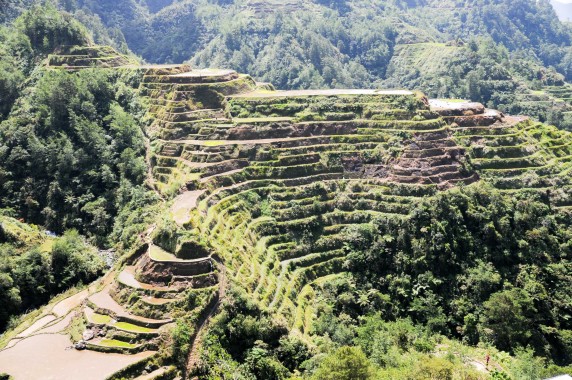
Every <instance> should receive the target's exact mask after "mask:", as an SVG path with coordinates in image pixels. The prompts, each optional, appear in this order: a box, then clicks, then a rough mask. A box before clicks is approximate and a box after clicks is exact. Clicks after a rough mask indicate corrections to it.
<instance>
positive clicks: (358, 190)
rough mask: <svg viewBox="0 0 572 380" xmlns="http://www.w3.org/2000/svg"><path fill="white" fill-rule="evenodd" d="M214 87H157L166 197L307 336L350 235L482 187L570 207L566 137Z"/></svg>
mask: <svg viewBox="0 0 572 380" xmlns="http://www.w3.org/2000/svg"><path fill="white" fill-rule="evenodd" d="M191 73H192V72H191ZM199 73H200V72H196V74H197V75H199ZM210 74H212V76H210V77H209V78H208V81H209V82H212V83H210V84H205V83H203V82H201V83H198V81H197V79H196V77H193V76H192V74H177V75H173V76H169V75H161V76H160V77H161V79H160V80H159V78H156V77H153V76H150V77H149V79H148V82H149V83H148V84H147V85H145V90H146V91H149V92H148V94H149V96H150V98H151V99H152V102H153V104H156V105H157V106H156V107H155V108H152V112H153V114H154V116H155V121H154V123H153V125H152V127H151V129H150V130H151V131H152V132H153V134H154V141H153V151H154V156H153V163H154V168H153V173H154V177H155V179H156V181H157V187H158V188H159V189H160V190H161V191H165V192H166V193H172V192H173V191H174V190H175V189H176V188H178V189H179V192H182V194H183V195H181V196H179V197H178V198H177V200H176V201H175V204H174V206H173V210H176V211H175V212H176V214H177V220H178V222H179V224H180V225H182V226H183V227H184V228H186V229H188V230H193V231H198V233H197V234H198V235H199V236H201V238H202V239H203V240H205V241H208V244H209V245H210V248H211V249H212V250H213V251H215V252H217V255H219V256H220V257H221V258H222V261H223V262H224V265H225V266H226V271H227V275H228V278H229V280H230V281H235V282H236V283H240V284H241V286H243V287H244V288H245V289H246V290H247V291H248V292H249V293H250V294H251V295H252V296H253V297H254V298H255V299H256V300H257V301H258V302H259V303H260V304H261V305H262V306H263V307H264V308H266V309H268V310H270V311H271V312H273V313H276V314H277V315H280V316H282V317H283V318H285V319H286V320H287V321H288V324H289V326H290V327H291V328H292V329H294V330H297V331H299V332H301V333H306V332H307V331H309V329H310V327H311V322H312V320H313V318H314V316H315V314H314V311H313V309H312V304H313V302H312V300H313V292H314V290H313V288H314V287H315V286H317V285H319V284H323V283H324V282H327V281H331V280H333V279H335V277H336V276H340V275H342V274H343V272H344V265H343V264H344V261H345V255H346V252H345V250H344V238H343V236H344V234H343V232H344V230H345V229H346V228H347V227H348V226H351V225H356V224H365V223H368V222H370V221H372V220H373V219H375V218H382V219H394V218H407V217H408V215H409V214H410V212H411V211H412V209H413V207H414V205H415V204H416V203H417V202H418V201H419V200H420V199H421V198H422V197H427V196H432V195H433V194H436V192H438V191H441V190H446V189H449V188H451V187H454V186H463V185H468V184H471V183H475V182H477V181H480V180H483V181H486V182H489V183H491V184H493V186H495V187H497V188H499V189H502V190H503V191H508V192H510V191H529V192H537V193H541V194H545V195H546V196H547V197H549V198H550V199H551V204H552V205H554V206H555V207H559V208H562V209H566V208H567V207H568V205H569V204H570V183H569V177H568V175H567V173H568V171H569V168H570V162H569V161H570V160H569V158H570V156H569V150H568V149H569V144H570V143H571V142H572V140H571V138H570V135H569V133H567V132H562V131H559V130H557V129H555V128H551V127H547V126H545V125H541V124H538V123H535V122H533V121H531V120H529V119H527V118H525V117H509V116H505V115H503V114H501V113H499V112H497V111H494V110H488V109H485V107H483V106H482V105H481V104H478V103H466V102H462V101H437V100H435V101H428V100H427V99H426V98H425V97H424V96H423V95H422V94H419V93H413V92H408V91H376V90H342V91H339V90H331V91H272V90H269V89H261V86H260V85H258V84H256V83H255V82H254V81H252V80H251V79H250V78H248V77H244V76H238V75H236V74H231V73H229V72H218V73H216V72H211V73H210ZM215 74H218V75H219V78H220V81H219V82H217V81H216V80H215V77H216V75H215ZM181 78H186V82H184V83H181ZM151 81H152V82H160V83H162V84H161V89H160V90H158V87H157V86H156V85H155V84H153V85H151ZM166 83H170V85H167V84H166ZM207 88H210V89H217V92H218V93H219V94H220V96H218V97H214V96H211V94H210V93H209V92H208V91H207ZM151 90H154V91H155V92H151ZM197 94H208V96H203V95H198V96H197ZM201 106H202V108H201ZM551 189H552V190H551ZM195 206H196V209H194V207H195Z"/></svg>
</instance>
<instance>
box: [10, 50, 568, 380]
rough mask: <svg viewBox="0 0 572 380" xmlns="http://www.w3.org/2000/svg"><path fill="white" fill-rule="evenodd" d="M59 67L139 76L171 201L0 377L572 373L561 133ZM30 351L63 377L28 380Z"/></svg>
mask: <svg viewBox="0 0 572 380" xmlns="http://www.w3.org/2000/svg"><path fill="white" fill-rule="evenodd" d="M70 51H75V52H77V53H78V54H76V55H73V54H71V55H70V54H65V55H64V56H62V57H57V56H53V57H51V58H50V60H49V63H50V67H49V68H48V72H49V71H55V72H61V75H64V76H65V75H67V76H70V77H74V76H78V75H86V74H82V73H83V72H85V73H88V72H91V71H92V70H96V71H97V70H118V71H131V72H132V74H131V75H134V76H138V77H142V80H141V81H140V84H137V85H136V86H137V87H136V91H137V93H138V96H140V97H142V101H143V104H144V107H145V112H146V118H147V119H148V120H149V123H148V126H147V128H146V134H147V135H148V137H149V139H150V142H149V145H148V149H149V150H148V160H149V161H148V162H149V163H150V165H151V166H150V172H151V173H152V178H150V179H149V180H148V185H149V186H151V187H152V188H153V189H154V190H155V191H156V192H157V193H158V194H160V196H161V198H163V199H165V201H163V202H162V203H161V205H162V206H160V208H161V209H162V210H163V211H162V212H161V214H162V216H161V217H158V218H155V222H154V223H153V224H149V225H148V229H147V231H146V232H144V233H143V234H140V235H139V237H138V239H137V241H136V242H135V246H134V248H133V249H131V250H130V251H129V254H128V255H126V256H125V257H124V258H123V259H122V260H121V261H120V262H119V264H118V265H117V266H116V269H115V270H114V271H113V272H111V273H110V274H109V275H107V276H106V277H105V278H104V279H103V280H101V281H100V282H98V283H95V284H94V285H92V286H91V287H90V288H89V289H87V290H86V291H84V292H82V293H78V294H77V296H73V297H71V298H69V300H64V301H61V302H60V303H64V304H65V305H67V306H66V308H65V309H64V310H65V312H62V311H61V310H62V306H61V304H60V303H58V304H52V305H50V306H48V307H46V308H45V309H43V310H44V311H43V313H40V314H39V315H37V316H36V317H35V318H34V319H33V320H30V321H27V322H26V323H25V324H24V325H22V326H21V327H17V328H16V329H15V330H14V333H10V334H11V335H8V336H13V337H15V338H13V339H15V340H12V341H10V343H8V340H6V343H8V347H9V348H8V349H6V350H4V351H2V352H0V365H1V366H2V367H3V368H7V369H8V372H9V373H12V374H14V375H15V376H16V378H18V377H25V376H28V377H30V376H31V377H34V376H36V377H37V376H39V373H38V372H34V371H38V370H40V371H41V372H40V373H42V374H46V375H56V374H58V375H59V376H60V377H61V378H67V376H72V374H73V373H75V371H77V370H78V369H79V368H80V367H79V366H81V365H85V364H83V363H85V362H84V361H81V360H77V359H73V358H75V357H76V351H65V350H64V347H65V346H66V344H67V345H69V344H70V343H69V341H68V343H66V340H65V339H64V340H62V338H61V335H50V332H56V331H57V332H67V333H68V334H70V336H71V338H72V339H73V341H74V342H78V341H81V342H80V343H79V346H78V347H79V348H85V349H87V350H88V353H87V354H86V356H85V358H86V359H85V360H90V361H97V362H98V363H101V364H100V371H99V372H97V373H86V374H85V375H84V378H86V379H88V378H94V379H97V378H101V376H102V375H103V374H105V376H109V375H112V373H113V372H115V371H118V372H115V375H112V376H111V377H110V378H114V379H115V378H117V379H119V378H137V376H144V375H145V374H147V373H150V376H152V377H151V378H153V377H155V378H174V377H176V376H177V373H180V372H179V371H182V374H183V375H184V376H185V377H186V376H188V375H191V376H197V377H198V378H200V379H203V378H204V379H214V378H218V376H226V374H229V373H235V374H236V375H238V376H239V377H240V378H252V376H254V377H255V378H259V379H267V378H277V379H279V378H290V377H291V376H293V375H296V374H297V376H299V377H302V378H312V379H322V378H329V377H327V375H326V374H327V373H335V370H334V368H336V366H335V365H334V367H329V366H330V365H331V364H328V363H329V361H333V362H334V363H335V362H336V361H339V360H342V361H344V360H353V361H355V362H354V365H357V364H356V363H361V364H359V370H360V371H364V373H365V375H364V376H365V377H364V378H396V376H397V377H398V378H405V377H407V376H413V377H411V378H421V377H414V374H416V373H417V374H419V373H432V372H431V371H437V372H435V373H443V372H439V371H445V373H450V376H461V374H465V375H466V376H472V377H470V378H476V379H485V378H487V379H488V378H491V376H493V378H495V376H504V378H514V379H517V378H518V379H524V378H531V379H532V378H539V377H540V376H544V375H546V376H547V375H549V374H558V373H563V372H564V371H566V369H565V368H560V367H557V366H555V365H554V364H553V365H552V366H548V365H547V364H544V363H543V362H542V361H541V360H540V359H534V358H533V356H532V355H533V354H535V355H537V356H541V357H545V358H548V360H549V361H550V362H552V363H559V364H569V363H570V360H571V359H570V358H571V357H572V355H571V352H572V351H570V348H569V347H570V346H569V341H568V331H570V330H571V328H570V326H569V322H568V317H567V316H568V313H569V310H568V306H567V305H569V304H570V302H569V301H570V300H569V298H568V297H569V295H568V294H566V293H565V292H562V291H561V290H563V289H567V288H568V287H569V286H570V283H569V278H570V277H569V276H568V274H567V273H568V269H567V268H569V260H570V251H569V248H568V242H569V241H570V233H571V231H570V229H569V220H570V215H571V214H570V205H572V199H571V194H572V192H571V191H570V189H572V187H571V183H570V177H569V175H568V173H569V171H570V168H571V167H572V166H571V165H572V162H571V161H570V157H571V156H572V152H570V146H572V135H571V134H570V133H569V132H563V131H560V130H558V129H556V128H554V127H550V126H547V125H543V124H540V123H538V122H534V121H532V120H530V119H528V118H526V117H513V116H507V115H504V114H502V113H500V112H498V111H494V110H491V109H486V108H485V107H484V106H482V105H481V104H479V103H469V102H466V101H462V100H428V99H427V98H426V97H425V96H424V95H423V94H422V93H418V92H411V91H404V90H368V89H364V90H343V89H342V90H337V89H334V90H310V91H304V90H297V91H276V90H274V88H273V87H272V86H271V85H269V84H264V83H259V82H256V81H255V80H253V79H252V77H250V76H249V75H245V74H238V73H237V72H235V71H232V70H226V69H208V70H203V69H192V68H191V67H190V66H188V65H168V66H154V65H151V66H138V65H133V64H130V65H127V66H125V65H122V66H119V67H116V68H111V69H90V68H85V69H81V67H80V66H82V65H80V64H78V63H77V62H81V61H82V60H83V59H84V55H83V54H80V53H81V49H73V50H70ZM63 57H65V60H64V59H63ZM56 63H60V64H59V65H58V64H56ZM77 70H80V71H79V73H78V72H77ZM46 74H47V73H46ZM128 76H130V75H128ZM138 83H139V82H138ZM508 300H510V302H509V303H508V304H507V302H508ZM74 310H76V311H79V313H75V312H74ZM379 313H382V314H379ZM365 315H368V317H367V318H365V319H364V316H365ZM382 315H383V317H382ZM500 316H502V319H501V320H499V317H500ZM404 318H409V319H404ZM34 320H35V322H33V321H34ZM32 322H33V323H32ZM368 329H374V330H373V331H376V333H375V334H373V335H372V334H371V331H372V330H368ZM368 331H370V332H369V333H368ZM399 331H401V333H403V334H406V336H407V338H404V339H406V340H405V342H404V343H400V345H399V347H398V346H394V348H387V347H386V348H382V347H378V346H377V345H378V343H377V342H379V341H378V339H382V340H383V339H389V340H393V339H396V341H397V340H398V339H402V338H399V334H401V333H399ZM384 334H385V335H384ZM450 339H453V340H450ZM455 339H462V340H463V341H464V342H466V343H468V344H471V345H476V344H477V343H479V342H480V347H485V348H484V349H483V348H481V349H478V348H473V347H471V346H463V348H462V350H463V353H462V354H459V353H458V351H457V350H459V348H458V346H457V345H458V343H455ZM345 346H354V347H349V348H348V347H345ZM43 347H53V348H54V349H51V350H45V349H44V348H43ZM526 347H528V349H529V351H524V348H526ZM393 350H398V351H393ZM24 352H26V355H30V354H31V353H32V354H33V355H34V356H35V357H42V358H43V359H42V360H47V361H53V362H62V363H63V362H66V363H67V364H66V365H65V366H64V365H63V364H62V367H59V369H56V370H55V371H56V372H53V371H54V369H48V368H43V367H34V368H35V369H34V368H30V367H25V366H22V365H21V364H20V362H19V361H18V358H20V357H21V355H24ZM451 352H457V353H455V354H453V353H451ZM507 352H510V353H512V354H513V355H515V356H513V357H511V356H509V355H508V354H507ZM113 353H119V354H120V355H117V354H115V355H114V354H113ZM486 353H488V354H490V356H492V364H491V367H487V366H485V364H484V362H483V360H484V359H483V357H484V355H485V354H486ZM328 355H329V356H328ZM336 355H338V356H336ZM395 355H398V356H400V357H403V358H408V359H402V360H397V359H396V358H395ZM447 355H448V356H447ZM336 358H338V359H336ZM392 358H393V359H392ZM414 358H416V359H414ZM410 360H412V361H410ZM130 363H131V365H129V366H127V367H125V368H124V369H121V368H122V367H124V366H126V365H127V364H130ZM221 363H222V364H221ZM412 363H419V364H412ZM525 363H526V364H525ZM50 371H52V372H50ZM332 371H334V372H332ZM420 371H421V372H420ZM523 374H525V375H526V376H527V377H522V376H521V375H523ZM323 376H326V377H323ZM535 376H538V377H535ZM446 378H447V377H446ZM465 378H467V377H465ZM501 378H503V377H501Z"/></svg>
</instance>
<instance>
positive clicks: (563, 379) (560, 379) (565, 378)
mask: <svg viewBox="0 0 572 380" xmlns="http://www.w3.org/2000/svg"><path fill="white" fill-rule="evenodd" d="M545 380H572V376H570V375H560V376H556V377H551V378H550V379H545Z"/></svg>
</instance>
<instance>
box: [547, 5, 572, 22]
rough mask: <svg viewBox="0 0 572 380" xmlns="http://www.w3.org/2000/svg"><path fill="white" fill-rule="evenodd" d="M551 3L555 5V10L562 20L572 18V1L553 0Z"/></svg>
mask: <svg viewBox="0 0 572 380" xmlns="http://www.w3.org/2000/svg"><path fill="white" fill-rule="evenodd" d="M550 3H551V4H552V6H553V7H554V10H555V11H556V14H557V15H558V18H560V20H562V21H570V20H572V3H570V2H564V1H558V0H551V1H550Z"/></svg>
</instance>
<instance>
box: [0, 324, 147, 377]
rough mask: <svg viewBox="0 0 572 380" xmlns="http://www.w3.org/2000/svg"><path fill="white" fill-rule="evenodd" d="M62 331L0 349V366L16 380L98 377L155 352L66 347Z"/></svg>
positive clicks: (38, 336) (107, 374) (67, 341)
mask: <svg viewBox="0 0 572 380" xmlns="http://www.w3.org/2000/svg"><path fill="white" fill-rule="evenodd" d="M71 345H72V342H71V341H70V340H69V338H68V337H67V336H65V335H60V334H42V335H35V336H32V337H30V338H27V339H24V340H22V341H20V342H18V343H17V344H16V345H15V346H14V347H12V348H10V349H7V350H4V351H2V352H0V369H1V372H6V373H8V374H10V375H12V376H13V377H14V379H15V380H40V379H41V380H77V379H82V380H101V379H104V378H106V377H107V376H109V375H111V374H112V373H114V372H116V371H118V370H120V369H122V368H124V367H126V366H128V365H130V364H132V363H135V362H137V361H139V360H141V359H143V358H146V357H149V356H151V355H153V354H154V352H149V351H147V352H142V353H140V354H136V355H121V354H104V353H100V352H94V351H77V350H74V349H69V347H70V346H71Z"/></svg>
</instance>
